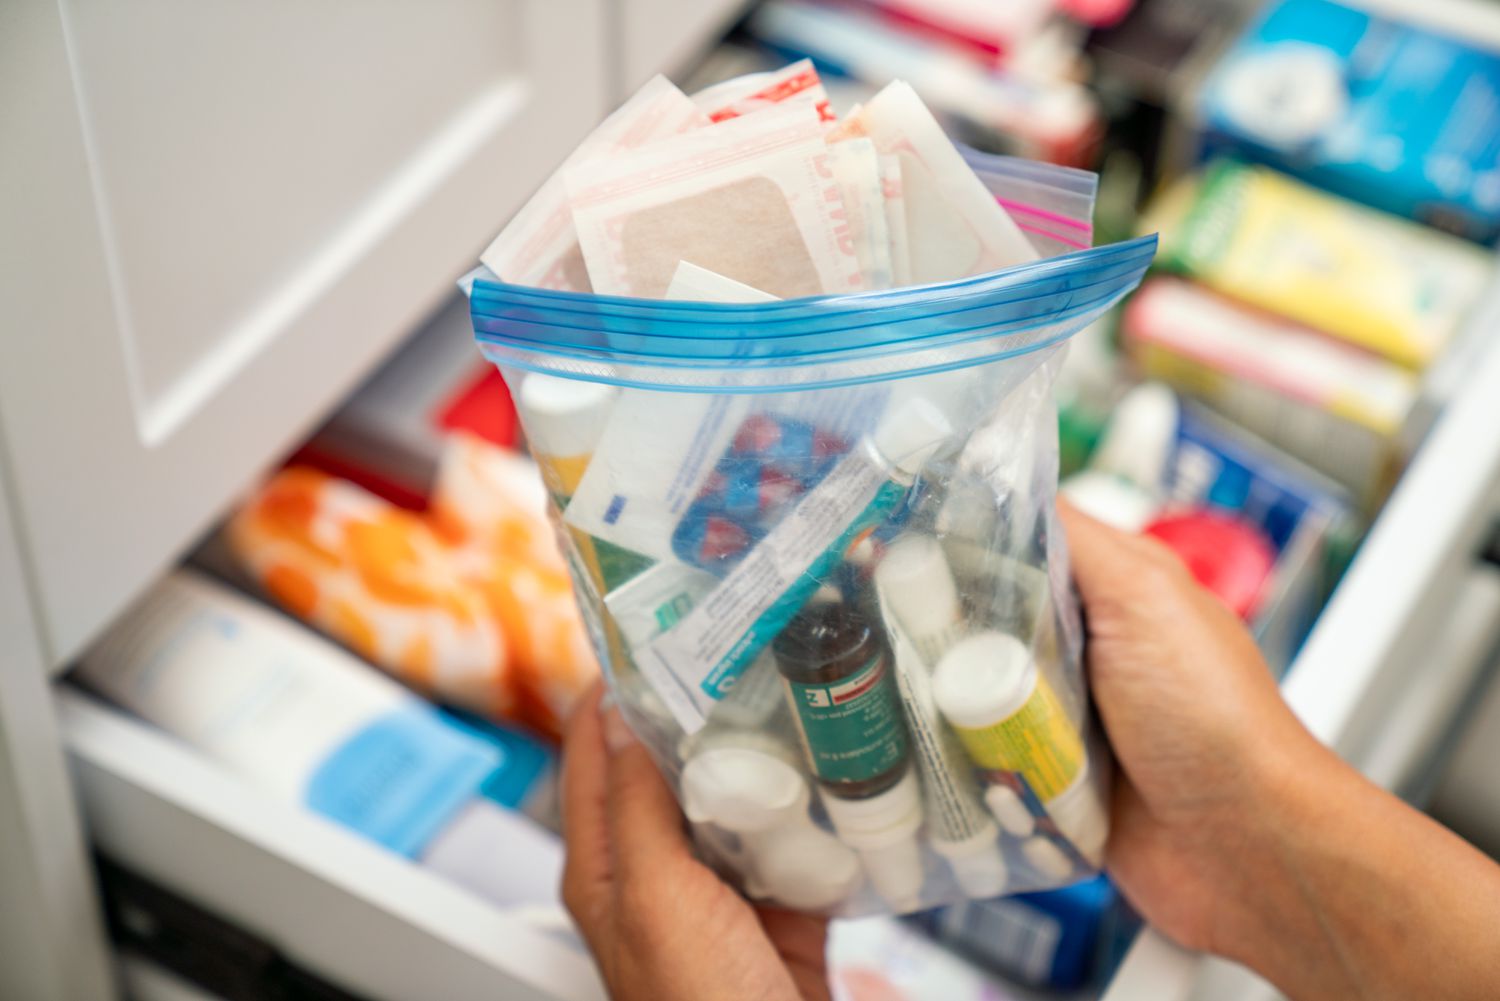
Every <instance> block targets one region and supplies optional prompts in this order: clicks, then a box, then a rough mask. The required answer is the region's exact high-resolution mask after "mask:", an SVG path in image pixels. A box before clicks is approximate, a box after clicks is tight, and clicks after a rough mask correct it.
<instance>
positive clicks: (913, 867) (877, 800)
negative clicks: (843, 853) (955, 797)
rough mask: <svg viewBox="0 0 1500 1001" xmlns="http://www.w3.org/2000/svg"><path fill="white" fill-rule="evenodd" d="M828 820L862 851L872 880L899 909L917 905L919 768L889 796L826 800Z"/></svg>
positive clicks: (921, 876) (919, 883)
mask: <svg viewBox="0 0 1500 1001" xmlns="http://www.w3.org/2000/svg"><path fill="white" fill-rule="evenodd" d="M823 805H824V807H826V808H827V810H828V818H829V819H830V820H832V821H833V827H834V830H836V831H837V832H838V835H839V837H840V838H841V839H843V842H844V843H845V844H846V845H848V846H849V847H850V848H853V849H854V850H855V851H857V852H859V854H860V857H861V859H863V861H864V863H865V872H866V873H868V875H869V877H870V882H871V883H873V884H874V885H875V889H876V891H877V892H879V894H880V895H881V896H882V897H884V898H885V899H886V901H887V902H888V903H889V904H890V905H891V906H892V907H895V908H896V909H897V910H898V911H899V910H903V909H906V908H909V907H915V906H916V901H917V898H919V897H920V896H921V891H922V883H923V881H924V873H923V871H922V853H921V850H920V848H919V847H918V845H917V831H918V829H919V828H921V826H922V797H921V790H920V788H919V787H918V785H917V775H916V769H915V768H910V767H909V768H907V770H906V774H905V775H903V776H901V781H899V782H897V783H896V784H895V785H893V786H892V787H891V788H889V789H887V790H886V791H885V792H882V793H878V794H876V795H874V796H866V797H864V798H863V799H841V798H839V797H837V796H834V795H831V794H830V795H826V796H824V797H823Z"/></svg>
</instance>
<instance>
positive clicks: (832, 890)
mask: <svg viewBox="0 0 1500 1001" xmlns="http://www.w3.org/2000/svg"><path fill="white" fill-rule="evenodd" d="M750 852H751V857H752V859H753V861H752V862H751V867H752V870H753V872H752V878H751V879H750V881H749V887H750V892H751V893H752V894H754V895H755V896H759V897H769V898H771V899H773V900H775V901H776V902H777V903H780V904H783V905H785V906H787V907H793V908H796V909H798V910H807V911H821V910H826V909H827V908H830V907H832V906H833V905H835V904H837V903H838V902H839V901H841V900H844V899H845V898H847V897H848V896H849V895H850V894H852V893H853V892H854V891H855V890H856V889H858V888H859V884H860V883H861V882H862V881H863V880H864V873H863V871H862V870H861V869H860V865H859V858H858V857H857V856H856V855H855V854H854V852H853V851H851V850H850V849H849V846H848V845H846V844H844V843H843V842H842V841H840V840H839V839H838V838H836V837H834V836H833V835H832V834H829V833H828V832H827V831H824V830H822V829H821V828H819V827H817V826H816V825H814V824H813V823H812V822H811V821H808V822H806V823H802V824H794V825H792V826H789V827H781V828H777V829H775V830H772V831H767V832H766V833H765V834H761V835H758V836H756V837H755V839H754V841H753V842H752V844H751V846H750Z"/></svg>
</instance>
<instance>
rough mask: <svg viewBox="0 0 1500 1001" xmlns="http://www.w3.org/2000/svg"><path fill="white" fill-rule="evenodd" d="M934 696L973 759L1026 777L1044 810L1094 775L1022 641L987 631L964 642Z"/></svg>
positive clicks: (945, 662) (943, 666) (941, 668)
mask: <svg viewBox="0 0 1500 1001" xmlns="http://www.w3.org/2000/svg"><path fill="white" fill-rule="evenodd" d="M933 692H934V695H935V696H936V699H937V705H938V709H939V710H940V711H941V712H942V714H943V716H944V717H945V718H946V719H947V720H948V722H949V723H950V724H951V725H952V726H953V728H954V730H955V732H957V734H958V737H959V740H960V741H961V742H962V743H963V745H964V749H965V750H966V751H967V752H968V755H969V757H970V759H971V760H973V761H974V762H975V763H976V764H977V765H979V766H980V767H981V768H984V769H988V770H990V771H995V772H1014V773H1016V774H1018V775H1019V776H1020V777H1021V778H1022V779H1023V780H1024V781H1025V782H1026V784H1027V785H1028V786H1029V787H1030V789H1031V791H1032V792H1033V793H1034V794H1035V795H1036V797H1037V799H1039V800H1040V801H1041V802H1042V803H1043V804H1050V803H1051V802H1052V801H1053V800H1055V799H1057V798H1058V797H1059V796H1061V795H1063V794H1064V792H1066V791H1068V790H1069V789H1070V788H1071V787H1073V786H1074V784H1075V782H1077V780H1078V779H1079V777H1080V776H1081V775H1085V774H1086V772H1087V770H1088V756H1087V751H1086V750H1085V748H1084V745H1083V739H1082V737H1081V736H1080V735H1079V732H1078V728H1077V727H1076V726H1075V725H1074V724H1073V721H1072V720H1071V719H1070V718H1069V716H1068V713H1067V711H1066V709H1065V707H1064V706H1063V704H1062V703H1061V701H1060V700H1059V699H1058V697H1057V693H1056V692H1054V691H1053V689H1052V685H1051V684H1050V682H1048V680H1047V678H1046V677H1045V676H1044V675H1043V674H1042V673H1041V671H1040V670H1038V669H1037V665H1036V662H1035V661H1034V660H1033V659H1032V657H1031V653H1030V651H1028V650H1027V649H1026V646H1025V644H1023V643H1021V641H1020V640H1018V639H1016V638H1015V637H1014V636H1009V635H1007V634H1005V633H997V632H984V633H977V634H975V635H973V636H970V637H968V638H966V639H963V640H961V641H959V642H958V643H957V644H956V645H954V646H953V648H952V649H950V650H949V651H948V653H947V654H945V655H944V657H943V659H942V661H941V662H940V663H939V664H938V667H937V670H936V672H934V675H933Z"/></svg>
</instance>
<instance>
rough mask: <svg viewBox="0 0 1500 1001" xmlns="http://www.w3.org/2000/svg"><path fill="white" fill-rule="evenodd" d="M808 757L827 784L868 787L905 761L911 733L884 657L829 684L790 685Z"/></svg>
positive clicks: (875, 659) (790, 695) (795, 683)
mask: <svg viewBox="0 0 1500 1001" xmlns="http://www.w3.org/2000/svg"><path fill="white" fill-rule="evenodd" d="M786 686H787V693H788V695H789V697H790V698H791V701H792V706H793V708H794V709H795V710H796V713H797V721H798V723H799V724H800V727H799V729H800V730H801V733H802V739H803V742H804V744H805V746H806V748H807V756H808V759H809V761H811V763H812V768H813V771H814V772H815V773H817V776H818V778H820V779H822V780H823V781H824V782H863V781H865V780H866V779H872V778H874V777H876V776H877V775H883V774H885V773H886V772H888V771H890V770H891V769H892V768H895V767H896V766H897V765H899V764H900V763H901V760H902V759H903V758H904V757H905V756H906V730H905V728H904V726H903V724H902V720H901V709H900V707H899V706H898V705H897V702H896V692H895V689H894V687H893V686H892V684H891V679H890V673H889V671H888V670H887V667H886V661H885V657H884V656H880V655H877V656H875V657H873V658H871V660H870V662H869V663H868V664H866V665H865V666H864V667H862V668H860V669H859V670H858V671H856V672H855V673H853V674H851V675H849V676H848V677H846V678H842V679H840V680H838V681H834V682H829V683H827V684H811V685H804V684H800V683H798V682H795V681H792V680H790V679H787V682H786Z"/></svg>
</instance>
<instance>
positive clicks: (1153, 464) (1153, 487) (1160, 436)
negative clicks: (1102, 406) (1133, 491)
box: [1089, 382, 1178, 495]
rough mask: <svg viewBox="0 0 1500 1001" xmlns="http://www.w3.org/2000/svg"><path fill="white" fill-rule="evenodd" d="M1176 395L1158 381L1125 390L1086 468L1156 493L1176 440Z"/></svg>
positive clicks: (1164, 475)
mask: <svg viewBox="0 0 1500 1001" xmlns="http://www.w3.org/2000/svg"><path fill="white" fill-rule="evenodd" d="M1177 422H1178V413H1177V395H1176V394H1175V393H1173V392H1172V390H1170V389H1168V388H1167V387H1166V386H1164V385H1162V384H1161V383H1159V382H1146V383H1142V384H1141V385H1139V386H1136V387H1135V388H1134V389H1132V390H1131V391H1130V392H1128V393H1126V394H1125V396H1124V398H1122V399H1121V400H1120V402H1119V404H1118V405H1117V406H1116V407H1115V412H1114V415H1113V416H1111V417H1110V420H1109V424H1108V426H1106V427H1105V429H1104V436H1103V437H1102V438H1101V439H1100V441H1099V447H1098V448H1096V449H1095V450H1094V454H1093V455H1092V456H1090V457H1089V468H1090V469H1096V470H1098V471H1099V472H1101V473H1109V474H1110V475H1112V476H1118V477H1119V478H1120V479H1122V480H1126V481H1128V482H1130V483H1133V484H1134V485H1135V486H1137V487H1139V488H1140V489H1142V490H1144V491H1146V492H1147V493H1148V494H1152V495H1159V494H1160V493H1161V492H1162V489H1163V487H1164V481H1165V480H1166V473H1167V463H1168V462H1169V461H1170V459H1171V457H1172V449H1173V447H1174V446H1175V444H1176V441H1177Z"/></svg>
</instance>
